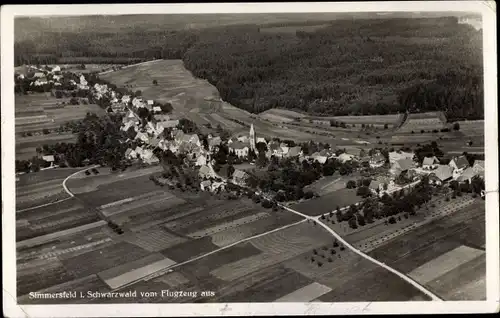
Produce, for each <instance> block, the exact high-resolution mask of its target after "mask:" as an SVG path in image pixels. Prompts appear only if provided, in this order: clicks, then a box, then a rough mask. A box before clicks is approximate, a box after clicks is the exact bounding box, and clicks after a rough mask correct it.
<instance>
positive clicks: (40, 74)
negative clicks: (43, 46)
mask: <svg viewBox="0 0 500 318" xmlns="http://www.w3.org/2000/svg"><path fill="white" fill-rule="evenodd" d="M33 77H35V78H41V77H45V74H44V73H43V72H35V74H33Z"/></svg>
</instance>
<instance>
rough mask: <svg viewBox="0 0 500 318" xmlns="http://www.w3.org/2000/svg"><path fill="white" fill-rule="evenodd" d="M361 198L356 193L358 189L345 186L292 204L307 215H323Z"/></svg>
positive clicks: (295, 208)
mask: <svg viewBox="0 0 500 318" xmlns="http://www.w3.org/2000/svg"><path fill="white" fill-rule="evenodd" d="M361 200H362V199H361V198H360V197H358V196H357V195H356V189H346V188H345V187H343V188H342V189H339V190H336V191H332V192H330V193H327V194H325V195H323V196H321V197H319V198H315V199H310V200H307V201H304V202H301V203H297V204H295V205H293V206H291V208H292V209H294V210H296V211H299V212H301V213H304V214H307V215H321V214H325V213H328V212H330V211H333V210H335V209H336V208H337V206H338V207H341V208H342V207H345V206H348V205H351V204H355V203H357V202H359V201H361Z"/></svg>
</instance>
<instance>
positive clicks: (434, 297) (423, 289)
mask: <svg viewBox="0 0 500 318" xmlns="http://www.w3.org/2000/svg"><path fill="white" fill-rule="evenodd" d="M281 207H282V208H284V209H285V210H287V211H290V212H292V213H295V214H297V215H300V216H302V217H303V218H305V219H309V220H312V221H315V222H316V223H318V224H319V225H321V226H322V227H323V228H324V229H325V230H327V231H328V232H329V233H330V234H332V235H333V236H334V237H335V238H336V239H337V240H339V241H340V242H342V244H344V245H345V246H347V247H348V248H349V249H350V250H351V251H353V252H354V253H356V254H358V255H359V256H361V257H363V258H365V259H367V260H369V261H370V262H372V263H375V264H377V265H379V266H381V267H383V268H385V269H386V270H388V271H390V272H392V273H394V274H396V275H397V276H399V277H400V278H401V279H403V280H405V281H406V282H408V283H410V284H411V285H413V286H414V287H415V288H417V289H418V290H420V291H421V292H423V293H424V294H426V295H427V296H429V297H431V298H432V300H436V301H443V300H442V299H441V298H440V297H438V296H437V295H435V294H434V293H432V292H431V291H429V290H427V289H426V288H425V287H424V286H422V285H420V284H419V283H417V282H416V281H414V280H413V279H411V278H410V277H408V276H406V275H405V274H403V273H401V272H399V271H397V270H396V269H394V268H392V267H390V266H388V265H386V264H384V263H382V262H380V261H377V260H376V259H374V258H373V257H371V256H368V255H367V254H365V253H363V252H361V251H360V250H358V249H356V248H354V247H353V246H352V245H351V244H349V243H348V242H347V241H346V240H344V239H343V238H342V237H341V236H340V235H338V234H337V233H336V232H335V231H334V230H332V229H331V228H329V227H328V225H326V224H325V223H323V222H321V221H320V220H319V218H320V217H321V215H318V216H309V215H306V214H303V213H300V212H298V211H295V210H293V209H291V208H289V207H287V206H283V205H281Z"/></svg>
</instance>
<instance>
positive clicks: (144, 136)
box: [134, 131, 149, 142]
mask: <svg viewBox="0 0 500 318" xmlns="http://www.w3.org/2000/svg"><path fill="white" fill-rule="evenodd" d="M134 139H136V140H141V141H143V142H148V141H149V137H148V135H147V134H145V133H143V132H140V131H139V132H138V133H137V135H135V138H134Z"/></svg>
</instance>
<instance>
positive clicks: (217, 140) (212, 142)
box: [208, 136, 222, 147]
mask: <svg viewBox="0 0 500 318" xmlns="http://www.w3.org/2000/svg"><path fill="white" fill-rule="evenodd" d="M221 142H222V139H221V138H220V137H219V136H217V137H213V138H210V139H209V140H208V145H209V146H212V147H213V146H218V145H220V144H221Z"/></svg>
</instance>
